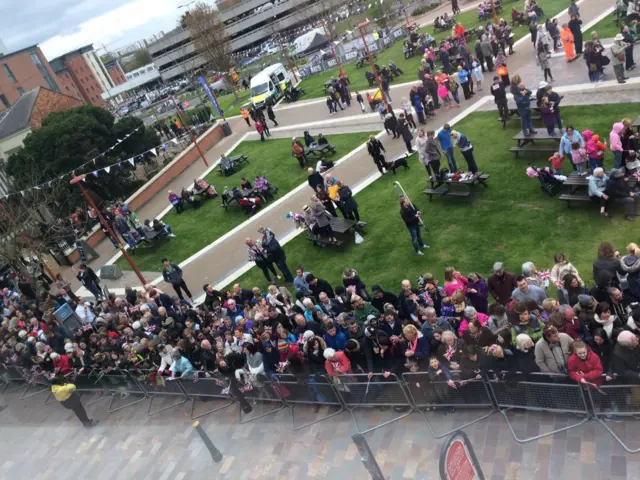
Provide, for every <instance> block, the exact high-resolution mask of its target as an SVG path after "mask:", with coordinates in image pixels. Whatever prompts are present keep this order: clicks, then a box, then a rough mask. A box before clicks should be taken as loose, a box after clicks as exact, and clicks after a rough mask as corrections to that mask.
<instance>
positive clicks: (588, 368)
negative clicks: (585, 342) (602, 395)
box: [567, 350, 603, 385]
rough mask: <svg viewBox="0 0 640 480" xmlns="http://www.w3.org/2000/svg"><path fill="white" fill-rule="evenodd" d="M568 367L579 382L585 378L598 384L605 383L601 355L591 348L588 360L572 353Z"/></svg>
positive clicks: (571, 374) (570, 373) (571, 375)
mask: <svg viewBox="0 0 640 480" xmlns="http://www.w3.org/2000/svg"><path fill="white" fill-rule="evenodd" d="M567 369H568V370H569V376H570V377H571V378H573V379H574V380H575V381H576V382H578V383H580V380H582V379H583V378H584V379H586V380H587V382H591V383H595V384H596V385H602V383H603V382H602V363H601V362H600V357H598V355H596V354H595V353H593V352H592V351H591V350H589V353H587V359H586V360H582V359H581V358H580V357H579V356H578V355H576V354H575V353H573V354H571V356H570V357H569V360H567Z"/></svg>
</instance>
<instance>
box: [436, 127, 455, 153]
mask: <svg viewBox="0 0 640 480" xmlns="http://www.w3.org/2000/svg"><path fill="white" fill-rule="evenodd" d="M438 141H439V142H440V148H441V149H442V150H448V149H450V148H453V144H452V143H451V130H449V131H448V132H447V131H446V130H444V129H441V130H440V131H439V132H438Z"/></svg>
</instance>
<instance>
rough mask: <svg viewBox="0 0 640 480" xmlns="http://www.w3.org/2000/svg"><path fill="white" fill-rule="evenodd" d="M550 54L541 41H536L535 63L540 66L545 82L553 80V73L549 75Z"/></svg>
mask: <svg viewBox="0 0 640 480" xmlns="http://www.w3.org/2000/svg"><path fill="white" fill-rule="evenodd" d="M550 58H551V55H550V54H549V52H548V51H547V49H546V47H545V44H544V43H543V42H538V47H537V52H536V61H537V62H536V63H537V64H538V65H539V66H540V68H541V69H542V71H543V73H544V80H545V82H553V75H551V62H550Z"/></svg>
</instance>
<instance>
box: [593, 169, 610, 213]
mask: <svg viewBox="0 0 640 480" xmlns="http://www.w3.org/2000/svg"><path fill="white" fill-rule="evenodd" d="M608 180H609V177H608V176H607V175H605V173H604V169H603V168H600V167H598V168H595V169H594V170H593V175H591V176H590V177H589V198H590V199H591V200H593V201H594V202H598V203H599V204H600V215H602V216H603V217H607V216H609V213H608V212H607V206H608V205H609V196H608V195H607V194H606V193H605V190H606V188H607V181H608Z"/></svg>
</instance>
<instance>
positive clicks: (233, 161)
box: [217, 155, 249, 176]
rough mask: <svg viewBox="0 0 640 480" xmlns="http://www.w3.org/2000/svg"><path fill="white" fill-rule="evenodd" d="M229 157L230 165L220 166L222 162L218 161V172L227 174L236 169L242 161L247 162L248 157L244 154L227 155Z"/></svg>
mask: <svg viewBox="0 0 640 480" xmlns="http://www.w3.org/2000/svg"><path fill="white" fill-rule="evenodd" d="M227 158H228V159H229V163H230V167H229V168H226V169H225V168H222V162H220V163H218V168H217V170H218V172H220V173H221V174H222V175H224V176H228V175H230V174H232V173H235V171H236V169H237V168H238V167H239V166H240V165H241V164H243V163H245V162H247V163H249V158H248V157H247V156H246V155H236V156H233V157H227Z"/></svg>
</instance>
